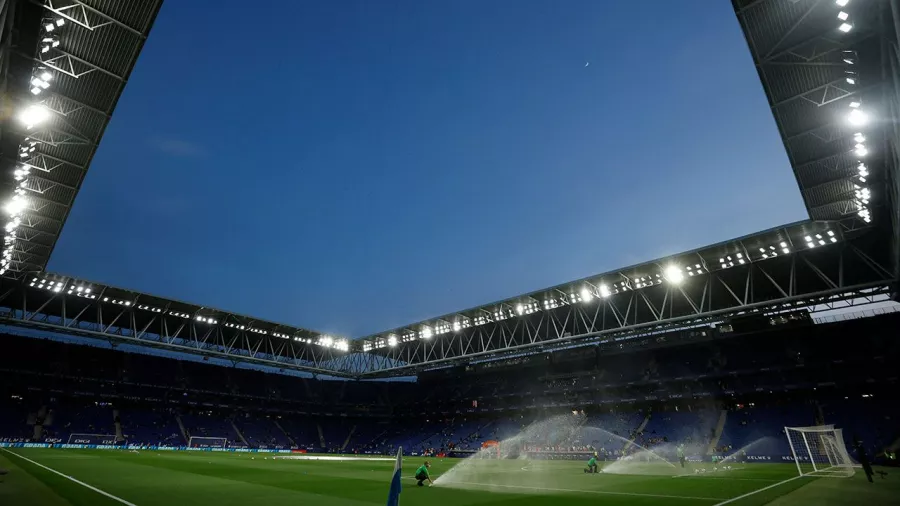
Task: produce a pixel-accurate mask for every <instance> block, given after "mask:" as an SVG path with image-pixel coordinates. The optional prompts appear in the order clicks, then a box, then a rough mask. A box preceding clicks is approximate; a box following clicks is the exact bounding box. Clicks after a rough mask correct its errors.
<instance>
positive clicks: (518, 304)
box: [362, 228, 839, 352]
mask: <svg viewBox="0 0 900 506" xmlns="http://www.w3.org/2000/svg"><path fill="white" fill-rule="evenodd" d="M797 232H799V231H793V232H785V234H784V235H782V236H780V237H778V238H775V239H772V240H770V241H763V242H762V243H757V244H754V245H753V246H754V247H753V248H748V247H747V246H749V245H747V244H745V243H744V242H736V243H734V244H732V245H729V246H728V249H731V251H728V252H723V253H722V256H721V257H714V258H716V259H718V265H717V264H716V262H715V261H714V260H712V261H707V260H706V259H700V257H699V256H697V257H696V258H695V259H693V260H692V261H688V260H686V259H681V260H672V261H667V262H663V263H659V264H656V263H654V264H647V265H643V266H641V267H638V268H636V269H635V270H634V271H628V272H616V273H609V274H606V275H603V276H602V277H601V278H600V279H596V280H590V281H583V282H579V283H573V284H572V285H571V286H569V287H567V288H566V289H562V288H556V289H553V290H549V291H548V292H547V293H546V294H544V295H543V296H538V295H535V294H532V295H529V296H525V297H522V298H521V299H519V300H510V301H505V302H501V303H499V304H497V305H496V306H495V307H483V308H480V309H479V310H478V314H475V315H472V316H468V315H463V314H458V315H455V316H448V317H444V318H442V319H440V320H436V321H432V322H431V323H429V324H422V325H420V326H418V327H417V329H413V328H408V329H403V330H399V331H396V332H391V333H388V334H385V335H380V336H374V337H372V338H369V339H364V340H362V350H363V351H364V352H368V351H372V350H378V349H383V348H393V347H396V346H398V345H401V344H405V343H412V342H415V341H416V340H429V339H431V338H433V337H436V336H440V335H442V334H447V333H451V332H452V333H458V332H461V331H463V330H465V329H467V328H469V327H480V326H482V325H487V324H489V323H497V322H502V321H504V320H509V319H515V318H527V317H528V316H529V315H532V314H535V313H538V312H541V311H552V310H554V309H557V308H560V307H563V306H573V305H576V304H585V305H587V304H592V303H597V302H598V301H600V300H603V299H607V298H610V297H614V296H616V295H618V294H623V293H627V292H629V291H635V290H645V289H651V288H653V287H656V286H660V285H668V286H672V287H677V286H680V285H683V284H685V283H690V282H691V280H692V279H694V278H700V277H703V276H704V275H708V274H710V273H714V272H717V271H725V270H728V269H731V268H734V267H739V266H745V265H749V264H751V263H754V262H763V261H767V260H772V259H775V258H778V257H781V256H786V255H790V254H792V253H794V252H795V251H797V250H798V249H803V248H802V244H803V242H801V241H800V240H799V239H800V237H803V238H804V239H805V243H806V248H807V249H813V248H818V247H822V246H827V245H830V244H834V243H837V242H838V240H839V236H838V234H837V233H836V232H835V231H834V230H830V229H827V228H825V229H822V228H820V229H819V231H818V232H817V233H812V234H811V235H806V236H802V235H799V234H798V233H797ZM791 236H795V237H794V239H793V240H792V238H791Z"/></svg>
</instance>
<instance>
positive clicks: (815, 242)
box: [804, 230, 837, 249]
mask: <svg viewBox="0 0 900 506" xmlns="http://www.w3.org/2000/svg"><path fill="white" fill-rule="evenodd" d="M804 239H805V240H806V247H808V248H810V249H812V248H815V247H818V246H825V245H827V244H829V243H831V244H834V243H836V242H837V237H835V236H834V232H832V231H831V230H829V231H828V232H826V233H825V236H822V234H816V235H815V236H810V235H808V236H806V237H804Z"/></svg>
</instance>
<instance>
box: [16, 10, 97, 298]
mask: <svg viewBox="0 0 900 506" xmlns="http://www.w3.org/2000/svg"><path fill="white" fill-rule="evenodd" d="M65 24H66V21H65V20H64V19H63V18H56V19H46V20H44V21H43V22H42V26H43V29H44V31H45V32H46V33H45V34H44V36H43V38H42V39H41V53H46V52H48V51H50V49H52V48H55V47H58V46H59V38H58V37H57V36H56V34H55V33H53V32H55V31H57V30H58V29H59V28H61V27H62V26H63V25H65ZM57 33H58V32H57ZM53 77H54V75H53V73H52V72H51V71H50V69H48V68H46V67H43V66H37V67H35V68H33V69H32V72H31V77H30V78H29V81H28V84H29V89H30V91H31V94H32V95H34V96H35V97H37V96H38V95H40V94H41V93H43V92H44V91H46V90H47V89H48V88H50V83H51V81H52V80H53ZM49 118H50V110H49V109H47V107H45V106H44V105H43V104H41V103H40V102H33V103H31V104H28V105H27V106H25V108H24V109H23V110H22V111H21V112H20V113H19V120H20V121H21V122H22V123H23V124H24V125H25V128H26V129H27V130H31V129H32V128H34V127H35V126H37V125H39V124H41V123H42V122H44V121H46V120H47V119H49ZM37 144H38V143H37V141H35V140H34V139H32V138H30V137H26V138H25V140H23V141H22V144H21V145H19V158H18V160H17V163H16V168H15V169H13V171H14V172H13V177H14V179H15V181H16V185H15V189H14V190H13V195H12V197H11V198H10V200H9V202H7V203H6V205H4V206H3V209H4V211H5V212H6V214H8V215H9V221H7V222H6V225H5V226H4V236H3V251H2V253H0V276H2V275H4V274H6V272H7V271H8V270H9V267H10V265H11V264H12V255H13V252H14V251H15V248H16V241H17V240H18V236H17V235H16V229H18V227H19V225H21V224H22V214H23V213H24V212H25V209H26V208H27V207H28V199H27V197H26V196H25V194H26V190H27V189H28V176H29V175H30V174H31V165H30V164H29V161H30V160H31V159H32V158H33V157H34V156H35V154H36V150H37ZM54 289H55V288H54ZM59 291H62V287H60V290H59ZM75 293H78V292H77V291H76V292H75ZM91 298H93V297H91Z"/></svg>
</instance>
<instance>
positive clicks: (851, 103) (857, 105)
mask: <svg viewBox="0 0 900 506" xmlns="http://www.w3.org/2000/svg"><path fill="white" fill-rule="evenodd" d="M860 105H862V104H860V103H859V102H857V101H856V100H854V101H852V102H850V107H852V108H854V109H857V108H858V107H859V106H860Z"/></svg>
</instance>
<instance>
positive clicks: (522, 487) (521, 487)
mask: <svg viewBox="0 0 900 506" xmlns="http://www.w3.org/2000/svg"><path fill="white" fill-rule="evenodd" d="M453 484H454V485H471V486H475V487H483V488H492V487H499V488H511V489H519V490H536V491H539V492H540V491H544V492H567V493H575V494H599V495H620V496H626V497H653V498H656V499H688V500H691V501H721V500H722V498H721V497H693V496H687V495H665V494H645V493H641V492H615V491H612V490H579V489H574V488H551V487H528V486H525V485H498V484H494V485H492V484H489V483H473V482H466V481H455V482H453ZM719 504H724V503H719ZM715 506H718V504H716V505H715Z"/></svg>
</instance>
